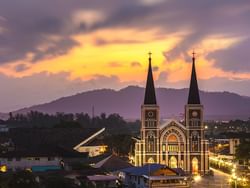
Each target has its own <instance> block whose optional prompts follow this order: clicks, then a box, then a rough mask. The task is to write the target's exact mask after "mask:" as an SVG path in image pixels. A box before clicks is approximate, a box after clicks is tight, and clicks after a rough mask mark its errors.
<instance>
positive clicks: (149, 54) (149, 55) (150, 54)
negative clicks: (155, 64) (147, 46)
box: [148, 51, 152, 59]
mask: <svg viewBox="0 0 250 188" xmlns="http://www.w3.org/2000/svg"><path fill="white" fill-rule="evenodd" d="M151 56H152V52H151V51H149V52H148V58H149V59H151Z"/></svg>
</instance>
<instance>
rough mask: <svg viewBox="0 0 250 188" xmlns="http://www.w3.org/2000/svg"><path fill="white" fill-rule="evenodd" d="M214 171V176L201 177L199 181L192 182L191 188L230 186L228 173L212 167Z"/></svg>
mask: <svg viewBox="0 0 250 188" xmlns="http://www.w3.org/2000/svg"><path fill="white" fill-rule="evenodd" d="M212 170H213V171H214V176H211V177H202V178H201V179H200V180H199V181H197V182H194V183H193V184H192V187H193V188H203V187H204V188H209V187H212V188H230V186H229V178H230V175H228V174H225V173H224V172H221V171H218V170H215V169H212Z"/></svg>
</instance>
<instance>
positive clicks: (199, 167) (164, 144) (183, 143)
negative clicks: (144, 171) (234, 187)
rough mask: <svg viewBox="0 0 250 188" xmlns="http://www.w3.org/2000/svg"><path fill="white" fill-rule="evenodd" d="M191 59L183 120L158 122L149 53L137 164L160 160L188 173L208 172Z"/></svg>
mask: <svg viewBox="0 0 250 188" xmlns="http://www.w3.org/2000/svg"><path fill="white" fill-rule="evenodd" d="M192 61H193V62H192V73H191V81H190V88H189V96H188V101H187V104H186V105H185V120H184V123H180V122H178V121H176V120H174V119H169V120H165V122H164V123H163V124H161V123H160V107H159V106H158V105H157V100H156V96H155V88H154V79H153V73H152V66H151V56H149V68H148V75H147V83H146V90H145V97H144V104H143V105H142V106H141V137H140V139H138V140H137V142H136V143H135V165H136V166H142V165H144V164H147V163H160V164H164V165H167V166H169V167H171V168H182V169H183V170H184V171H185V172H186V173H189V174H200V175H204V174H207V173H208V171H209V161H208V160H209V159H208V157H209V156H208V141H207V140H205V134H204V124H203V105H202V104H201V103H200V96H199V89H198V83H197V78H196V70H195V57H194V56H193V58H192ZM166 100H167V99H166Z"/></svg>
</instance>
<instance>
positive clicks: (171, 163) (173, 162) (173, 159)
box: [169, 156, 177, 168]
mask: <svg viewBox="0 0 250 188" xmlns="http://www.w3.org/2000/svg"><path fill="white" fill-rule="evenodd" d="M169 167H170V168H177V159H176V157H175V156H172V157H170V160H169Z"/></svg>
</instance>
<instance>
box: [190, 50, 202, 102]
mask: <svg viewBox="0 0 250 188" xmlns="http://www.w3.org/2000/svg"><path fill="white" fill-rule="evenodd" d="M192 60H193V64H192V74H191V80H190V87H189V95H188V104H200V95H199V88H198V83H197V78H196V71H195V53H194V52H193V58H192Z"/></svg>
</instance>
